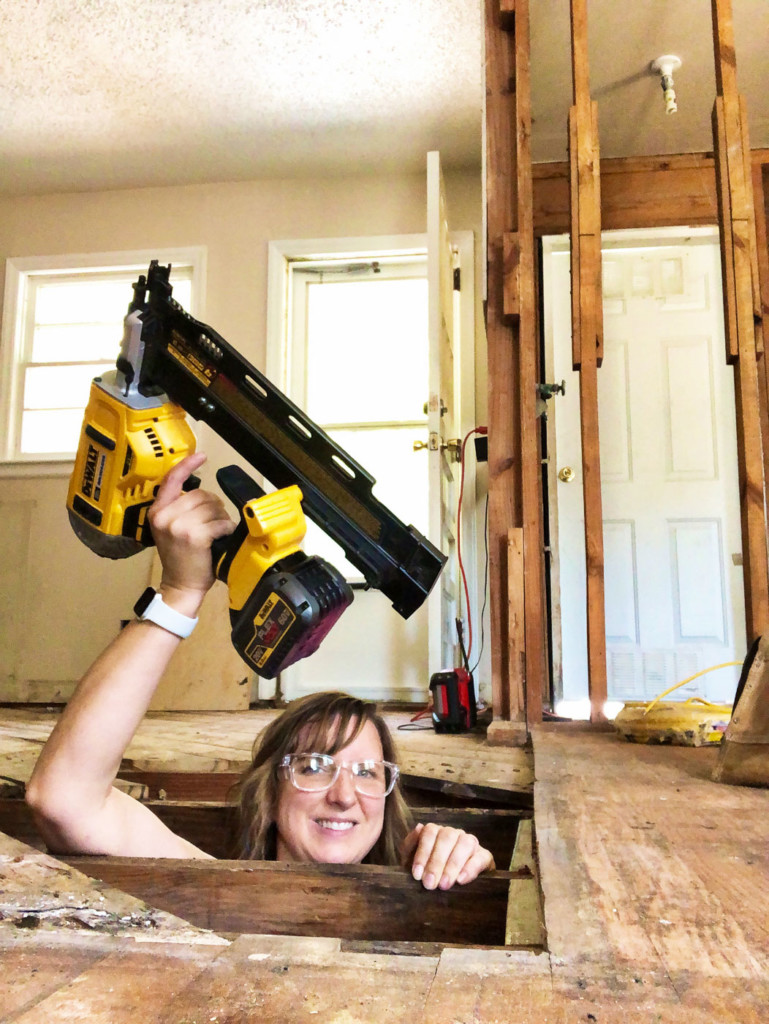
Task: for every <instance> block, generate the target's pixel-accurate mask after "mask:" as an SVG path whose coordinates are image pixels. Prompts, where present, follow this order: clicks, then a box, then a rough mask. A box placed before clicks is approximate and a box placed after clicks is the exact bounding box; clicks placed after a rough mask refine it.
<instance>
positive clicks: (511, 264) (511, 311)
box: [502, 231, 521, 323]
mask: <svg viewBox="0 0 769 1024" xmlns="http://www.w3.org/2000/svg"><path fill="white" fill-rule="evenodd" d="M502 251H503V260H502V262H503V264H504V281H503V285H502V288H503V295H502V311H503V313H504V316H505V319H506V320H507V322H508V323H510V322H511V321H514V320H517V319H518V317H519V316H520V315H521V274H520V269H521V243H520V241H519V237H518V232H517V231H506V232H505V233H504V235H503V236H502Z"/></svg>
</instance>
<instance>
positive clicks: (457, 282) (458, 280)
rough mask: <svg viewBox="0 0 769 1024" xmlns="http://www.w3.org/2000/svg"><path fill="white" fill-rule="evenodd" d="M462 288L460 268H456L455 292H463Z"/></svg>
mask: <svg viewBox="0 0 769 1024" xmlns="http://www.w3.org/2000/svg"><path fill="white" fill-rule="evenodd" d="M461 288H462V274H461V271H460V268H459V267H454V291H455V292H458V291H461Z"/></svg>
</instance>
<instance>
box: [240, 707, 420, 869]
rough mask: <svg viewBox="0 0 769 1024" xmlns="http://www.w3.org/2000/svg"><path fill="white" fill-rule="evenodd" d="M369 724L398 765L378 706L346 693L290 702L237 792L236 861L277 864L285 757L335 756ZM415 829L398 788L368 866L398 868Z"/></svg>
mask: <svg viewBox="0 0 769 1024" xmlns="http://www.w3.org/2000/svg"><path fill="white" fill-rule="evenodd" d="M367 722H372V723H373V725H374V726H375V727H376V730H377V733H378V734H379V739H380V741H381V743H382V751H383V757H384V760H385V761H392V762H394V763H395V762H397V755H396V752H395V745H394V743H393V739H392V736H391V735H390V730H389V729H388V727H387V723H386V722H385V720H384V719H383V718H382V716H381V715H380V714H379V713H378V712H377V706H376V704H373V703H371V702H370V701H366V700H360V699H358V698H357V697H351V696H349V694H346V693H333V692H332V693H313V694H310V695H309V696H307V697H301V698H299V699H298V700H295V701H292V702H291V704H290V705H289V706H288V707H287V708H286V710H285V711H284V712H283V714H281V715H279V716H278V717H277V718H275V719H273V721H272V722H270V724H269V725H268V726H267V727H266V728H265V729H263V730H262V731H261V732H260V733H259V735H258V736H257V737H256V741H255V743H254V748H253V753H252V760H251V766H250V767H249V768H248V769H247V770H246V771H245V772H244V773H243V777H242V778H241V780H240V782H239V783H238V786H237V790H236V793H237V799H238V805H239V811H240V824H239V834H238V856H239V857H241V858H243V859H245V860H274V859H275V856H276V846H277V834H276V827H275V817H276V813H277V808H278V796H279V779H278V765H279V764H280V762H281V761H282V759H283V757H284V756H285V755H286V754H297V753H301V752H303V751H306V752H308V753H309V752H312V753H316V754H332V755H333V754H336V753H338V752H339V751H340V750H342V748H343V747H346V746H347V744H348V743H351V742H352V741H353V740H354V739H355V738H356V737H357V736H358V735H359V734H360V732H361V730H362V729H363V728H364V726H365V725H366V723H367ZM410 828H411V816H410V814H409V810H408V807H407V806H406V801H405V800H404V799H403V796H402V794H401V792H400V786H399V785H398V784H396V786H395V788H394V789H393V791H392V793H390V794H389V796H387V797H385V808H384V824H383V826H382V832H381V834H380V836H379V838H378V839H377V841H376V843H375V844H374V846H373V847H372V849H371V851H370V852H369V854H368V855H367V856H366V858H365V862H366V863H368V864H398V863H399V855H398V854H399V848H400V845H401V843H402V842H403V840H404V839H405V837H406V835H407V834H408V832H409V829H410Z"/></svg>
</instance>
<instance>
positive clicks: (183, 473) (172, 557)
mask: <svg viewBox="0 0 769 1024" xmlns="http://www.w3.org/2000/svg"><path fill="white" fill-rule="evenodd" d="M205 458H206V457H205V455H204V454H203V453H202V452H197V453H195V454H194V455H188V456H187V457H186V458H184V459H182V460H181V461H180V462H178V463H177V464H176V465H175V466H174V467H173V468H172V469H171V470H170V471H169V472H168V473H167V475H166V477H165V478H164V480H163V482H162V483H161V485H160V487H159V488H158V493H157V496H156V498H155V501H154V502H153V504H152V506H151V508H150V510H149V512H148V513H147V517H148V519H149V521H150V525H151V527H152V534H153V537H154V540H155V544H156V545H157V549H158V554H159V556H160V561H161V562H162V565H163V577H162V582H163V583H164V584H165V585H166V586H168V587H173V588H176V589H177V590H186V591H195V592H196V593H198V594H200V595H201V598H202V595H203V594H205V593H206V591H207V590H208V589H209V587H210V586H211V585H212V583H213V582H214V576H213V566H212V561H211V544H212V542H213V541H214V540H216V539H217V538H218V537H224V536H227V535H228V534H230V533H232V531H233V530H234V529H235V523H234V522H233V521H232V519H231V518H230V516H229V514H228V513H227V510H226V508H225V506H224V502H223V501H222V500H221V498H219V497H218V495H216V494H212V493H211V492H210V491H204V490H192V491H185V490H183V487H184V482H185V480H187V478H188V477H189V475H190V473H192V472H194V470H196V469H197V468H198V467H199V466H201V465H202V464H203V462H204V461H205Z"/></svg>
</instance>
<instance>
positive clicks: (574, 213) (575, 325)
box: [569, 107, 582, 370]
mask: <svg viewBox="0 0 769 1024" xmlns="http://www.w3.org/2000/svg"><path fill="white" fill-rule="evenodd" d="M569 211H570V225H569V231H570V235H571V250H570V257H569V258H570V261H571V262H570V266H571V361H572V368H573V369H574V370H579V368H580V366H581V365H582V352H581V351H580V345H581V343H582V326H581V322H580V321H581V317H580V304H579V296H580V291H579V280H580V272H579V246H580V231H579V227H580V222H579V147H578V145H577V108H576V107H571V108H570V110H569Z"/></svg>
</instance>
